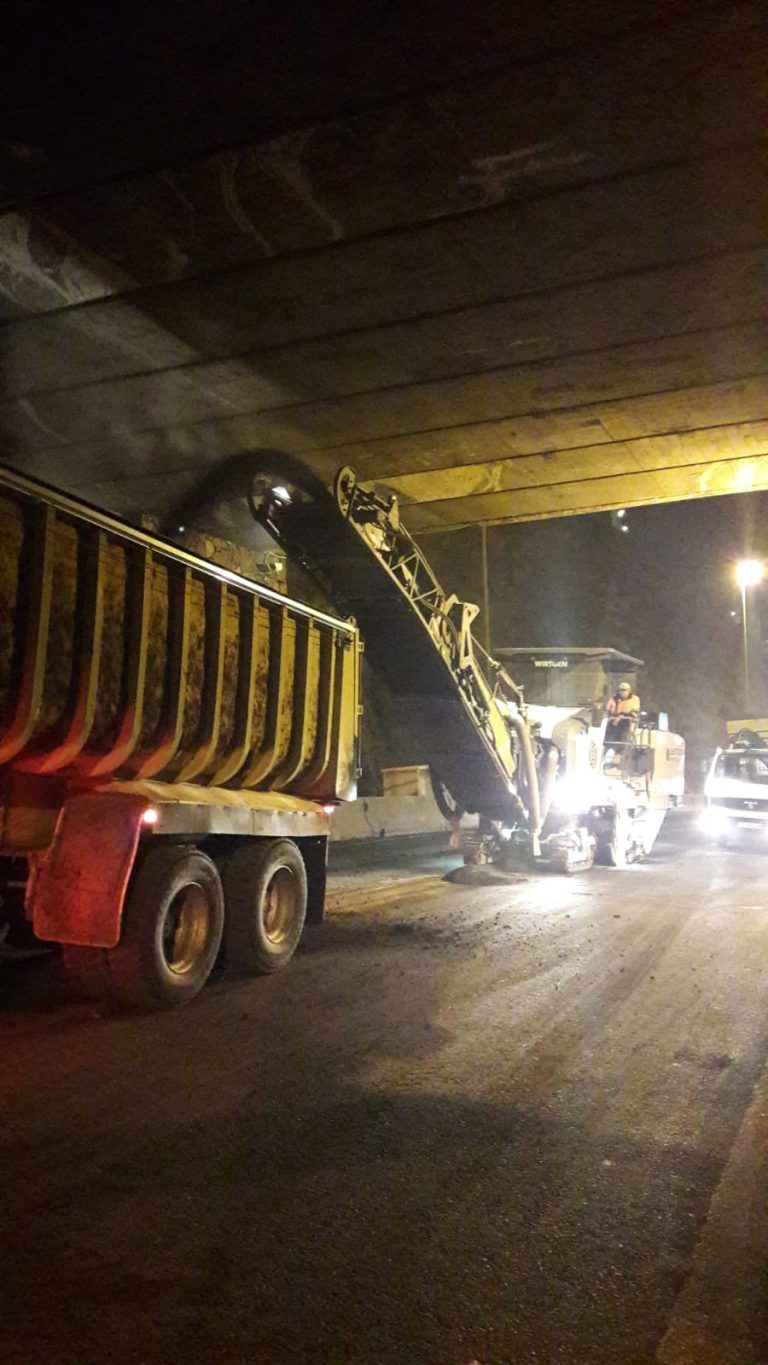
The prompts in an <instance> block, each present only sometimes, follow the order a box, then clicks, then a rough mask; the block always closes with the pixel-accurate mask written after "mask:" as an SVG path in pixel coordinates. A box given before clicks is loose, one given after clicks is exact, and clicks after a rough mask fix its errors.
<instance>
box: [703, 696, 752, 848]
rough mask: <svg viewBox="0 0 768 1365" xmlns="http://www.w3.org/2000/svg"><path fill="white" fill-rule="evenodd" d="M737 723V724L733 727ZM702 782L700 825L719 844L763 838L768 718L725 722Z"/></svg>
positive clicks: (725, 844)
mask: <svg viewBox="0 0 768 1365" xmlns="http://www.w3.org/2000/svg"><path fill="white" fill-rule="evenodd" d="M737 727H738V728H737ZM728 731H729V735H728V744H727V745H726V746H725V747H724V748H720V749H717V750H716V752H715V756H714V758H713V759H712V763H711V765H710V769H709V772H708V774H707V778H706V781H705V783H704V809H703V811H702V813H701V819H700V824H701V828H702V829H703V830H704V832H705V833H706V834H709V835H710V836H711V838H713V839H715V840H716V841H717V842H718V843H719V844H721V845H723V846H727V845H728V844H730V843H739V842H747V841H754V840H764V839H765V837H766V834H768V721H739V722H729V723H728Z"/></svg>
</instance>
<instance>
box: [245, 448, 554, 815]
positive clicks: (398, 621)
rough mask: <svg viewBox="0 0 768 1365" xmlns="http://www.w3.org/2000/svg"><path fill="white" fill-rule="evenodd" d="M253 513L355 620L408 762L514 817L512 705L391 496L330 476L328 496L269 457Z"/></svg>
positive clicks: (344, 476) (462, 606)
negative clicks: (394, 711) (389, 699)
mask: <svg viewBox="0 0 768 1365" xmlns="http://www.w3.org/2000/svg"><path fill="white" fill-rule="evenodd" d="M253 508H254V515H256V516H257V517H258V519H259V520H260V521H261V522H262V524H263V525H265V526H266V527H267V529H268V530H270V532H271V533H272V534H273V535H274V536H275V538H276V539H277V540H278V542H279V543H280V544H281V545H282V546H283V547H284V548H285V550H286V553H287V554H288V555H289V556H290V557H291V558H294V559H297V560H298V561H299V562H301V563H302V564H303V565H304V566H305V567H306V568H307V569H309V570H310V571H311V572H312V573H314V574H316V575H318V576H320V577H321V578H322V579H324V580H325V582H326V584H327V585H328V587H329V588H330V590H331V592H332V593H333V596H334V598H335V599H336V600H337V601H338V602H339V605H340V606H343V607H344V608H345V609H347V610H349V611H350V612H351V613H352V614H353V615H354V616H355V618H356V620H357V622H358V624H359V626H360V629H361V632H362V635H363V640H364V642H365V649H366V655H367V657H368V658H369V660H370V662H371V665H372V667H373V669H374V670H375V671H376V673H377V674H379V675H380V676H382V677H383V678H384V679H385V680H386V683H387V685H388V687H389V689H390V691H391V693H392V694H393V696H394V697H395V698H396V700H397V704H398V708H399V714H400V715H401V717H402V723H403V731H404V735H406V736H407V738H408V740H409V748H410V753H411V761H413V762H420V763H428V764H429V765H430V767H431V768H432V770H433V772H435V773H436V774H438V775H439V777H440V779H441V780H442V782H444V784H445V785H446V787H447V788H448V789H449V791H450V792H451V794H452V795H453V797H454V798H455V799H456V800H457V801H458V802H460V804H461V805H463V806H464V807H465V808H466V809H467V810H470V811H478V812H480V813H481V814H483V815H486V816H488V817H490V818H493V819H499V820H504V821H509V820H511V819H513V818H514V817H515V816H517V817H518V818H519V816H520V814H521V803H520V796H519V795H518V794H517V793H518V792H520V793H521V794H522V795H523V796H524V794H525V791H526V782H525V780H524V776H523V775H524V774H526V773H528V774H530V773H531V772H532V758H531V754H530V742H529V740H528V733H527V730H526V728H525V726H524V724H523V721H522V716H521V714H520V712H519V711H518V703H521V702H522V698H521V696H520V694H519V692H518V691H517V689H516V688H515V686H514V684H513V683H512V682H511V680H510V679H509V678H508V677H507V675H506V674H505V673H504V670H503V669H502V668H501V667H500V666H499V665H498V664H496V663H494V661H493V660H490V659H489V658H488V657H487V656H484V658H483V662H482V664H481V662H480V647H479V645H478V644H477V642H476V641H475V640H474V638H473V636H472V631H471V622H472V620H473V619H474V617H475V615H476V614H477V608H476V607H473V606H471V605H470V604H467V603H462V602H459V601H457V600H456V598H455V597H450V596H449V595H448V594H447V593H446V592H445V591H444V590H443V588H442V587H441V586H440V584H439V583H438V581H437V579H436V578H435V575H434V574H433V572H432V570H431V568H430V566H429V564H428V563H427V560H426V559H425V557H424V555H423V554H422V553H421V551H420V550H419V548H418V546H417V545H416V544H415V543H414V541H413V540H412V539H411V537H410V535H409V534H408V532H407V531H406V530H405V528H404V527H403V526H402V525H401V523H400V519H399V509H398V505H397V501H396V499H395V498H394V496H393V495H391V494H388V493H386V492H380V491H374V492H371V491H368V490H366V489H363V488H361V487H360V485H359V484H358V483H357V481H356V479H355V476H354V474H353V472H352V471H351V470H350V469H342V470H340V471H339V473H338V475H337V478H336V484H335V497H334V496H332V495H331V494H330V493H329V492H328V491H327V490H326V488H325V487H324V486H323V485H322V484H321V483H320V482H319V480H318V479H316V478H315V476H314V475H312V474H311V473H309V471H307V470H305V469H304V468H303V466H301V465H300V464H298V462H296V461H294V460H289V459H287V458H285V457H281V458H280V459H279V460H273V462H272V463H271V464H270V466H269V468H265V469H264V471H263V472H262V474H261V475H259V476H258V478H257V480H256V493H255V495H254V499H253ZM499 701H502V702H503V703H504V709H503V710H502V708H501V707H500V706H499V705H498V702H499ZM521 750H522V751H523V757H524V759H525V760H526V761H525V762H524V763H523V764H522V765H521V764H520V757H521ZM521 766H522V772H523V775H521V773H520V768H521ZM526 805H530V802H526Z"/></svg>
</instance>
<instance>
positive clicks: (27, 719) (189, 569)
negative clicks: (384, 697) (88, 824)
mask: <svg viewBox="0 0 768 1365" xmlns="http://www.w3.org/2000/svg"><path fill="white" fill-rule="evenodd" d="M358 650H359V642H358V633H357V630H356V627H355V626H354V624H353V623H351V622H350V621H347V620H341V619H339V618H337V617H335V616H331V615H328V614H327V613H324V612H321V611H317V610H315V609H314V608H312V607H309V606H306V605H304V604H302V603H300V602H296V601H293V600H292V599H291V598H289V597H287V596H284V595H282V594H280V593H278V592H275V591H274V590H272V589H270V588H267V587H262V586H260V585H258V584H256V583H253V582H251V581H249V580H248V579H245V578H242V577H240V576H238V575H237V574H234V573H231V572H229V571H228V570H226V569H223V568H220V567H218V566H217V565H215V564H211V563H209V562H207V561H205V560H202V559H199V558H197V557H196V556H194V555H191V554H187V553H185V552H184V551H183V550H180V549H177V548H176V547H174V546H172V545H171V544H169V543H167V542H165V541H163V540H160V539H158V538H156V537H153V536H150V535H148V534H146V533H144V532H142V531H139V530H137V529H134V528H132V527H130V526H126V525H124V524H122V523H121V522H119V521H117V520H115V519H114V518H112V517H110V516H108V515H106V514H104V513H103V512H100V511H98V510H96V509H94V508H90V507H88V506H86V505H85V504H83V503H80V502H78V501H76V500H74V499H72V498H69V497H67V496H65V495H63V494H60V493H58V492H56V491H55V490H53V489H50V488H47V487H46V486H44V485H42V484H39V483H36V482H33V481H32V480H30V479H27V478H26V477H24V476H22V475H19V474H16V473H14V472H13V471H10V470H0V776H2V775H3V774H5V786H6V791H7V789H8V785H9V780H10V779H9V775H12V776H13V777H14V778H16V777H18V778H19V779H21V777H23V776H25V775H26V776H29V775H37V776H38V777H42V776H45V777H50V778H51V779H52V780H54V779H55V780H56V781H57V782H58V783H59V784H62V783H63V784H64V785H65V786H68V787H72V786H80V787H81V786H88V785H90V784H94V783H97V782H98V783H103V782H104V780H105V779H107V778H111V777H117V778H120V779H122V780H126V779H128V780H130V779H154V780H160V781H167V782H175V783H178V782H182V783H190V782H191V783H195V784H198V785H202V786H218V787H229V788H235V789H238V790H246V791H248V790H250V791H277V792H283V793H287V794H291V795H295V796H299V797H304V798H310V799H312V800H316V801H322V802H325V801H334V800H339V799H350V798H352V797H354V795H355V781H356V770H357V761H358V759H357V743H358V709H359V708H358ZM6 800H7V796H6Z"/></svg>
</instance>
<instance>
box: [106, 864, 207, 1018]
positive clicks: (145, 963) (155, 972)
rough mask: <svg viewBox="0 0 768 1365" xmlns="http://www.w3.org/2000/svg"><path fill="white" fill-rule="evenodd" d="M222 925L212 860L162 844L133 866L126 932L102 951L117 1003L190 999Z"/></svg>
mask: <svg viewBox="0 0 768 1365" xmlns="http://www.w3.org/2000/svg"><path fill="white" fill-rule="evenodd" d="M223 929H224V893H223V891H222V886H221V879H220V877H219V874H218V872H217V870H216V866H215V864H214V863H213V862H212V860H211V859H210V858H209V857H208V855H207V854H205V853H201V852H200V851H199V850H198V849H196V848H189V847H184V846H180V845H178V844H160V845H158V846H157V848H151V849H150V850H149V851H148V853H147V854H146V856H145V857H144V858H143V860H142V862H141V864H140V865H139V867H138V868H137V870H136V872H135V873H134V876H133V879H132V882H131V885H130V887H129V890H128V898H127V901H126V905H125V910H124V913H123V933H122V938H121V940H120V942H119V943H118V945H117V947H116V948H111V949H109V950H108V951H107V952H106V954H105V956H106V959H107V965H108V967H109V977H110V988H111V995H112V1004H113V1005H114V1006H115V1007H117V1008H118V1009H169V1008H171V1007H173V1006H174V1005H183V1004H186V1002H187V1001H189V1000H194V998H195V996H196V995H199V993H200V991H201V990H202V989H203V986H204V985H205V983H206V981H207V980H208V977H209V976H210V974H211V971H212V969H213V965H214V963H215V961H216V957H217V955H218V952H219V947H220V945H221V936H222V932H223Z"/></svg>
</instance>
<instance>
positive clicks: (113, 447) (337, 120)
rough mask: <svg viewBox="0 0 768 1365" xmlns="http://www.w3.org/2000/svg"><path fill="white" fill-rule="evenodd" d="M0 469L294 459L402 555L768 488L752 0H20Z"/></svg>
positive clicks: (6, 141) (96, 473)
mask: <svg viewBox="0 0 768 1365" xmlns="http://www.w3.org/2000/svg"><path fill="white" fill-rule="evenodd" d="M12 11H13V14H12V17H11V19H10V22H9V23H8V25H7V27H8V28H9V30H12V31H10V32H9V33H8V34H7V36H6V43H5V64H6V68H7V69H6V71H5V73H4V79H3V89H4V94H3V97H2V98H3V105H4V108H3V111H2V112H3V118H2V127H3V129H4V132H3V147H2V169H3V185H4V200H3V202H4V213H3V215H2V217H0V257H1V263H0V297H1V301H2V322H1V323H0V336H1V337H2V354H3V366H4V386H5V398H4V401H3V404H2V410H1V412H0V428H1V429H2V438H3V456H2V458H4V459H5V460H6V461H7V462H8V463H11V464H14V465H16V466H18V467H21V468H23V469H26V470H29V471H31V472H34V473H36V474H38V475H40V476H42V477H44V478H48V479H50V480H51V481H53V482H55V483H57V484H60V485H63V486H65V487H67V488H69V489H71V490H72V491H75V492H79V493H81V494H83V495H85V496H87V497H89V498H91V499H92V500H94V501H97V502H100V503H102V504H104V505H106V506H108V507H109V508H111V509H113V510H116V511H120V512H125V513H128V514H134V515H135V514H137V513H138V512H140V511H151V512H154V513H162V512H163V511H165V510H166V509H167V508H168V507H169V505H171V504H172V503H173V501H174V500H175V499H176V497H177V496H178V494H179V493H180V492H183V491H185V490H187V489H188V488H190V487H191V486H192V485H194V483H195V481H196V480H197V479H199V478H200V477H201V475H203V474H204V473H205V472H206V471H209V470H210V469H211V467H212V466H214V465H216V464H217V463H218V462H220V461H222V460H224V459H225V458H227V457H230V456H232V455H235V454H237V453H238V452H241V451H245V450H248V449H250V448H253V447H257V446H263V445H269V446H279V447H283V448H285V449H287V450H289V451H291V452H292V453H294V454H298V455H300V456H301V457H302V458H304V459H305V460H307V461H308V462H309V463H310V464H311V465H312V467H313V468H314V469H315V470H316V471H317V472H318V473H319V474H321V475H322V476H323V477H326V478H330V477H331V475H332V474H333V472H334V471H335V469H336V468H337V466H338V465H339V464H342V463H349V464H352V465H353V466H355V467H356V468H357V470H358V471H359V472H360V473H361V475H362V476H364V477H365V478H368V479H377V480H381V481H384V482H386V483H387V484H390V485H391V486H393V487H394V488H396V489H398V490H399V492H400V493H401V495H402V497H403V500H404V501H407V502H410V503H412V506H410V507H409V508H408V515H407V522H408V525H409V527H410V528H411V529H412V530H414V531H416V532H418V531H424V530H429V529H445V528H451V527H455V526H458V525H465V524H467V523H473V522H497V521H515V520H524V519H531V518H539V517H547V516H553V515H562V514H567V513H578V512H587V511H595V510H599V509H603V508H610V507H616V506H620V505H625V506H632V505H635V504H643V503H648V502H657V501H661V500H665V499H675V498H690V497H698V496H702V495H705V494H711V493H724V492H732V491H737V492H744V491H748V490H751V489H756V488H765V487H768V419H767V418H766V414H767V413H768V383H767V369H768V367H767V365H766V352H765V330H764V317H763V308H762V301H761V290H760V274H759V271H760V261H761V253H762V250H763V248H764V245H765V237H766V219H765V189H764V174H763V171H764V167H763V161H762V157H761V153H760V149H759V128H760V118H761V114H762V108H761V101H762V95H763V86H764V75H765V67H764V54H765V51H766V41H765V40H766V36H767V34H766V28H767V27H768V26H767V25H766V23H765V10H764V7H763V6H762V4H759V3H757V4H755V3H744V4H716V3H711V4H707V3H702V0H699V2H698V3H697V2H696V0H633V3H632V4H624V5H618V6H582V5H578V4H576V3H568V2H567V0H559V2H557V3H552V4H550V5H548V6H544V7H537V6H531V5H525V6H523V5H517V4H510V5H507V6H495V7H493V6H491V5H490V3H488V4H485V5H481V6H479V7H473V6H471V5H463V6H461V7H459V6H458V5H456V6H453V7H446V6H445V5H438V4H436V3H422V4H416V5H412V6H410V7H406V8H405V9H404V10H403V11H402V12H400V11H399V10H398V7H397V6H393V7H390V8H387V7H386V6H379V7H376V8H374V7H371V10H370V13H367V12H366V11H365V10H364V9H363V8H361V7H360V6H359V5H353V4H351V3H348V2H347V0H334V3H333V4H330V5H325V6H322V7H316V8H315V10H314V11H312V12H311V14H310V17H309V18H305V19H304V20H302V19H301V17H300V15H299V12H298V8H297V7H294V6H292V5H290V4H288V5H287V6H282V7H279V6H277V5H275V6H274V8H271V7H270V6H269V5H262V6H247V5H245V4H244V3H241V2H240V0H220V3H219V4H218V5H216V6H208V7H206V6H204V5H202V4H198V5H197V6H191V7H190V6H177V5H175V4H172V3H171V0H160V2H159V3H157V4H156V5H154V6H153V7H151V8H147V10H146V13H144V11H143V10H142V9H141V7H140V8H139V9H133V8H130V7H129V8H127V9H123V10H122V12H121V13H120V12H118V13H117V14H110V13H107V12H106V11H105V7H101V6H93V5H90V4H83V5H80V6H77V7H75V9H74V10H73V9H72V7H61V6H58V5H54V4H51V3H48V0H18V2H17V3H14V4H13V6H12Z"/></svg>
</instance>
